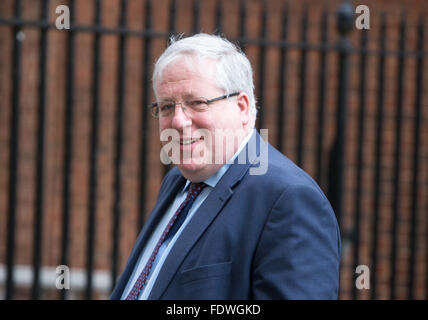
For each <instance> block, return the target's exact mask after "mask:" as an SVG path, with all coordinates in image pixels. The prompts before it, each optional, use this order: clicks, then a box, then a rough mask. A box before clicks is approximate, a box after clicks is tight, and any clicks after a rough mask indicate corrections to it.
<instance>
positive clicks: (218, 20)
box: [215, 0, 223, 35]
mask: <svg viewBox="0 0 428 320" xmlns="http://www.w3.org/2000/svg"><path fill="white" fill-rule="evenodd" d="M222 11H223V1H222V0H217V1H216V8H215V29H216V30H215V34H218V35H221V34H222V33H223V16H222Z"/></svg>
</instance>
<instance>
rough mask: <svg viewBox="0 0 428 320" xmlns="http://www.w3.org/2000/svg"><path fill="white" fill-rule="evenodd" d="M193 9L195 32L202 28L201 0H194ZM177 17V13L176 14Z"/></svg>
mask: <svg viewBox="0 0 428 320" xmlns="http://www.w3.org/2000/svg"><path fill="white" fill-rule="evenodd" d="M174 2H175V1H174ZM192 11H193V27H192V29H193V33H198V32H199V31H200V28H201V23H200V19H199V17H200V16H199V11H200V2H199V0H193V5H192ZM174 18H175V15H174Z"/></svg>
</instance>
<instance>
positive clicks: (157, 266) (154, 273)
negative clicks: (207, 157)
mask: <svg viewBox="0 0 428 320" xmlns="http://www.w3.org/2000/svg"><path fill="white" fill-rule="evenodd" d="M252 133H253V130H250V133H249V134H248V136H247V137H246V138H245V139H244V140H243V141H242V143H241V145H240V146H239V148H238V150H237V151H236V153H235V154H234V156H233V157H232V158H231V159H230V160H229V161H228V162H227V163H226V164H224V165H223V166H222V167H221V168H220V169H219V170H218V171H217V172H216V173H214V174H213V175H212V176H211V177H209V178H208V179H206V180H205V181H204V182H205V184H206V185H207V186H206V187H205V188H204V189H203V190H202V192H201V193H200V194H199V196H198V197H197V198H196V199H195V201H194V202H193V205H192V207H191V208H190V210H189V212H188V214H187V217H186V219H185V220H184V222H183V224H182V225H181V226H180V228H179V229H178V230H177V232H176V234H175V235H174V236H173V237H172V238H170V239H168V240H166V241H164V243H163V244H162V245H161V247H160V248H159V251H158V254H157V255H156V259H155V261H154V262H153V266H152V269H151V270H150V273H149V276H148V279H147V281H146V285H145V287H144V288H143V291H142V293H141V294H140V296H139V297H138V299H139V300H147V298H148V297H149V295H150V292H151V291H152V288H153V285H154V284H155V282H156V279H157V277H158V275H159V272H160V270H161V268H162V266H163V263H164V262H165V259H166V258H167V257H168V254H169V252H170V250H171V248H172V247H173V246H174V244H175V242H176V241H177V239H178V238H179V237H180V234H181V233H182V232H183V230H184V228H186V225H187V224H188V223H189V221H190V220H191V219H192V217H193V215H194V214H195V212H196V211H197V210H198V208H199V206H200V205H201V204H202V203H203V202H204V201H205V199H206V198H207V197H208V195H209V194H210V192H211V190H213V189H214V187H215V186H216V185H217V183H218V182H219V181H220V179H221V177H223V175H224V174H225V173H226V171H227V169H229V167H230V165H231V163H233V161H234V160H235V158H236V157H237V156H238V154H239V153H240V152H241V151H242V149H243V148H244V147H245V145H246V144H247V143H248V140H249V139H250V137H251V135H252ZM190 183H191V182H190V181H189V180H187V182H186V184H185V185H184V188H183V189H182V190H181V191H180V192H178V194H177V196H176V197H175V200H174V201H173V203H172V204H171V205H170V207H169V208H168V210H167V212H166V214H165V215H164V216H163V217H162V219H161V220H160V222H159V224H158V225H157V227H156V228H155V230H154V231H153V233H152V235H151V237H150V239H149V241H148V243H147V245H146V246H145V247H144V250H143V251H142V253H141V255H140V257H139V258H138V261H137V263H136V267H135V268H134V271H133V272H132V274H131V276H130V277H129V281H128V283H127V285H126V287H125V290H123V294H122V297H121V299H122V300H123V299H126V297H127V296H128V294H129V292H130V291H131V289H132V287H133V286H134V283H135V282H136V281H137V279H138V277H139V275H140V274H141V272H142V271H143V269H144V267H145V265H146V263H147V261H148V260H149V258H150V256H151V254H152V252H153V250H154V248H155V246H156V244H157V242H158V241H159V239H160V237H161V235H162V233H163V231H164V229H165V227H166V225H167V223H168V222H169V221H170V220H171V218H172V216H173V215H174V213H175V212H176V211H177V209H178V207H179V206H180V204H181V203H182V202H183V201H184V199H185V198H186V195H187V189H188V188H189V185H190Z"/></svg>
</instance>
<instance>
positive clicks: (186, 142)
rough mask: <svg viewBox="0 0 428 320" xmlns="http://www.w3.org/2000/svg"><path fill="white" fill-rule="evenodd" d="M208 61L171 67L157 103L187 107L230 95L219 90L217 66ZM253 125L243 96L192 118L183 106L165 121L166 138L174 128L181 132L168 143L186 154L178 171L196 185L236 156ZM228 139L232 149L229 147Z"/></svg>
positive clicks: (159, 87) (161, 81)
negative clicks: (186, 103)
mask: <svg viewBox="0 0 428 320" xmlns="http://www.w3.org/2000/svg"><path fill="white" fill-rule="evenodd" d="M202 61H203V62H201V63H200V64H198V63H197V61H196V60H195V59H193V60H187V61H185V60H184V59H179V60H176V61H174V62H172V63H170V64H169V65H168V66H167V67H166V68H165V69H164V70H163V72H162V75H161V77H160V79H158V80H157V82H156V84H157V85H156V98H157V101H164V100H173V101H176V102H182V101H189V100H192V99H195V98H199V97H202V98H206V99H213V98H216V97H220V96H223V95H224V94H225V92H224V91H223V90H221V89H219V88H218V87H217V86H216V85H215V80H214V76H215V65H214V63H213V62H212V61H210V60H202ZM189 62H190V63H189ZM248 121H249V108H248V97H247V95H246V94H245V93H241V94H240V95H238V96H235V97H230V98H228V99H224V100H219V101H216V102H214V103H212V104H209V108H208V109H207V110H205V111H202V112H193V113H192V114H191V112H188V110H186V111H183V109H182V104H177V105H176V107H175V109H174V111H173V112H172V114H171V115H169V116H166V117H160V118H159V130H160V132H161V133H162V131H163V130H165V129H174V130H176V131H177V132H178V133H179V140H177V139H173V141H171V142H168V141H166V142H163V144H164V145H165V144H166V143H170V144H172V145H173V148H177V149H179V150H180V160H179V163H177V167H178V169H179V170H180V171H181V173H182V174H183V176H184V177H186V178H187V179H189V180H190V181H193V182H199V181H203V180H205V179H207V178H208V177H210V176H211V175H212V174H214V173H215V172H217V170H218V169H219V168H220V167H221V166H222V165H223V164H224V163H226V162H227V161H228V160H229V159H230V158H231V157H232V156H233V154H234V153H235V152H236V150H237V149H238V147H239V144H240V142H241V141H242V139H243V138H244V137H245V134H246V133H247V132H248V130H247V125H248ZM201 133H203V136H201ZM207 134H208V135H207ZM231 135H235V136H236V137H237V138H233V137H231ZM228 139H229V140H230V141H232V144H231V143H230V141H229V143H227V142H226V140H228ZM219 160H220V161H219Z"/></svg>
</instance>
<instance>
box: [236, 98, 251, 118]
mask: <svg viewBox="0 0 428 320" xmlns="http://www.w3.org/2000/svg"><path fill="white" fill-rule="evenodd" d="M236 99H237V102H238V108H239V110H240V113H241V121H242V125H243V126H246V125H247V124H248V122H249V121H250V99H249V98H248V95H247V94H246V93H245V92H241V93H239V95H238V97H237V98H236Z"/></svg>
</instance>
